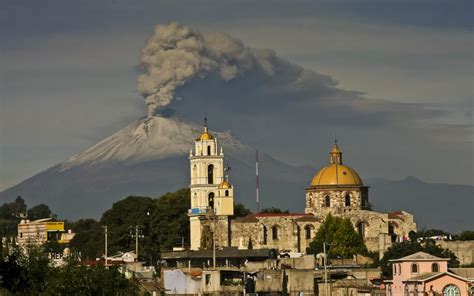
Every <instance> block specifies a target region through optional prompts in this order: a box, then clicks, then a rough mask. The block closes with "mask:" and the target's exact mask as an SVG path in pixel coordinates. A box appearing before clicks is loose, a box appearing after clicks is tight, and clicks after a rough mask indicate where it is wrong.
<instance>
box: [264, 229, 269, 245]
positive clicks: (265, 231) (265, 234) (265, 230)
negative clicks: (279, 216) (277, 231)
mask: <svg viewBox="0 0 474 296" xmlns="http://www.w3.org/2000/svg"><path fill="white" fill-rule="evenodd" d="M267 237H268V229H267V226H265V225H264V226H263V244H264V245H266V244H267Z"/></svg>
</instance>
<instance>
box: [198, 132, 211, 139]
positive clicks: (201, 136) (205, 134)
mask: <svg viewBox="0 0 474 296" xmlns="http://www.w3.org/2000/svg"><path fill="white" fill-rule="evenodd" d="M212 139H214V137H213V136H212V135H211V134H210V133H208V132H204V133H202V134H201V135H200V136H199V137H197V138H196V141H200V140H212Z"/></svg>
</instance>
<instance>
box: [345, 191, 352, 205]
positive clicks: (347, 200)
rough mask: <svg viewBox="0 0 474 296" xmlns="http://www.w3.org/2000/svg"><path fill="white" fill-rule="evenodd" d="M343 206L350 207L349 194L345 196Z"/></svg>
mask: <svg viewBox="0 0 474 296" xmlns="http://www.w3.org/2000/svg"><path fill="white" fill-rule="evenodd" d="M345 205H346V207H350V206H351V196H350V195H349V194H346V200H345Z"/></svg>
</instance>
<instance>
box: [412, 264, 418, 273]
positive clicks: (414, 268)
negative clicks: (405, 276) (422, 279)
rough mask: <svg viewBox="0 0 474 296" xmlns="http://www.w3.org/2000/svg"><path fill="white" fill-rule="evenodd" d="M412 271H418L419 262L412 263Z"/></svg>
mask: <svg viewBox="0 0 474 296" xmlns="http://www.w3.org/2000/svg"><path fill="white" fill-rule="evenodd" d="M411 273H418V264H416V263H413V264H412V265H411Z"/></svg>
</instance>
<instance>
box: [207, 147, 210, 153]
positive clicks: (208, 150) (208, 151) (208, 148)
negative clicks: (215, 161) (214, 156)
mask: <svg viewBox="0 0 474 296" xmlns="http://www.w3.org/2000/svg"><path fill="white" fill-rule="evenodd" d="M207 155H211V146H207Z"/></svg>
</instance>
